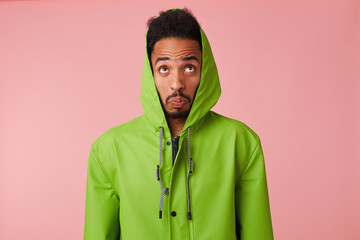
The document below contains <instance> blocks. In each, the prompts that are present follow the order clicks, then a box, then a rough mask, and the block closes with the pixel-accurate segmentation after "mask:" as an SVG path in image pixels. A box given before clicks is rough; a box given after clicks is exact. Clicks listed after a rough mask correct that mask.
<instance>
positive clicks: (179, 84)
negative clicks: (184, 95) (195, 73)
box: [170, 72, 185, 92]
mask: <svg viewBox="0 0 360 240" xmlns="http://www.w3.org/2000/svg"><path fill="white" fill-rule="evenodd" d="M170 87H171V90H172V91H177V92H179V91H183V90H184V88H185V84H184V77H183V76H182V74H181V73H179V72H175V73H173V76H172V78H171V84H170Z"/></svg>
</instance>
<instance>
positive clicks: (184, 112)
mask: <svg viewBox="0 0 360 240" xmlns="http://www.w3.org/2000/svg"><path fill="white" fill-rule="evenodd" d="M189 113H190V110H182V111H175V112H166V115H167V116H168V117H169V118H173V119H183V118H187V117H188V116H189Z"/></svg>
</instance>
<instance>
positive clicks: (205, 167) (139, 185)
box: [84, 9, 273, 240]
mask: <svg viewBox="0 0 360 240" xmlns="http://www.w3.org/2000/svg"><path fill="white" fill-rule="evenodd" d="M148 25H149V29H148V32H147V37H146V40H147V49H146V53H145V55H146V56H145V62H144V69H143V77H142V86H141V103H142V106H143V109H144V115H142V116H140V117H138V118H136V119H133V120H131V121H129V122H127V123H125V124H122V125H119V126H116V127H114V128H111V129H110V130H108V131H107V132H105V133H104V134H103V135H102V136H100V137H99V138H98V139H96V140H95V141H94V143H93V144H92V147H91V151H90V156H89V163H88V180H87V192H86V214H85V231H84V238H85V239H86V240H90V239H94V240H95V239H96V240H102V239H104V240H105V239H120V238H121V239H123V240H143V239H161V240H162V239H174V240H177V239H179V240H185V239H194V240H208V239H210V240H211V239H214V240H231V239H241V240H268V239H273V232H272V224H271V217H270V208H269V198H268V190H267V182H266V174H265V165H264V158H263V153H262V148H261V143H260V139H259V137H258V135H257V134H256V133H255V132H254V131H252V130H251V129H250V128H249V127H248V126H246V125H245V124H244V123H242V122H240V121H237V120H233V119H229V118H226V117H223V116H221V115H219V114H217V113H215V112H212V111H210V109H211V108H212V107H213V106H214V105H215V103H216V102H217V100H218V98H219V97H220V84H219V78H218V74H217V68H216V65H215V61H214V58H213V55H212V52H211V49H210V45H209V42H208V40H207V38H206V36H205V34H204V32H203V31H202V29H201V28H200V26H199V24H198V22H197V21H196V19H195V18H194V17H193V16H192V15H191V13H190V12H189V11H188V10H180V9H171V10H168V11H166V12H162V13H161V14H160V16H159V17H157V18H152V19H150V20H149V23H148Z"/></svg>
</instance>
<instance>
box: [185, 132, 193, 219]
mask: <svg viewBox="0 0 360 240" xmlns="http://www.w3.org/2000/svg"><path fill="white" fill-rule="evenodd" d="M188 159H189V172H188V174H187V176H186V193H187V204H188V213H187V215H188V219H189V220H191V210H190V190H189V177H190V174H191V173H192V171H193V161H192V158H191V156H190V127H188Z"/></svg>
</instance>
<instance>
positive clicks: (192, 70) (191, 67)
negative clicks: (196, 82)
mask: <svg viewBox="0 0 360 240" xmlns="http://www.w3.org/2000/svg"><path fill="white" fill-rule="evenodd" d="M194 71H195V67H194V66H193V65H188V66H186V67H185V72H194Z"/></svg>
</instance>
